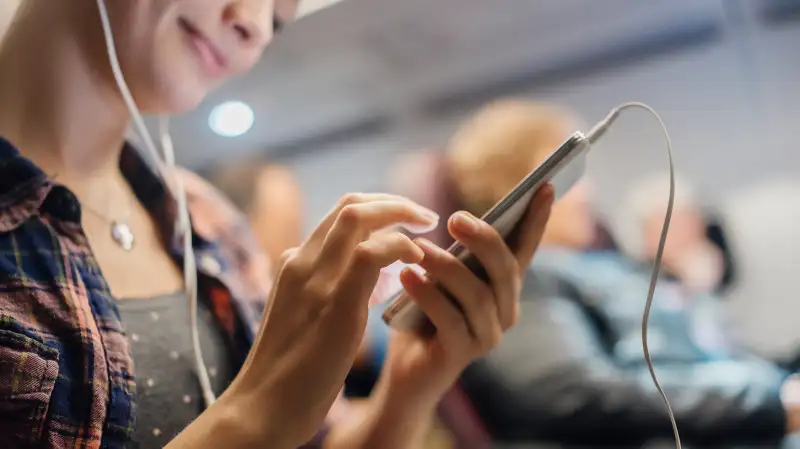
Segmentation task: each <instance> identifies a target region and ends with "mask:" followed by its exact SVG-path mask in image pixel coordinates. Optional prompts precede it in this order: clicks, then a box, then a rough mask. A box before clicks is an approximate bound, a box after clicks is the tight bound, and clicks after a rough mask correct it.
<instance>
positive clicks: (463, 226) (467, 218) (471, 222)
mask: <svg viewBox="0 0 800 449" xmlns="http://www.w3.org/2000/svg"><path fill="white" fill-rule="evenodd" d="M453 225H454V226H455V227H456V228H459V229H460V230H462V231H464V232H475V231H476V230H477V229H478V222H477V221H475V218H473V217H472V216H471V215H469V214H467V213H466V212H458V213H456V214H453Z"/></svg>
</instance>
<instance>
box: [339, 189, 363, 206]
mask: <svg viewBox="0 0 800 449" xmlns="http://www.w3.org/2000/svg"><path fill="white" fill-rule="evenodd" d="M363 197H364V195H363V194H361V193H355V192H353V193H346V194H344V195H342V197H341V198H340V199H339V206H340V207H342V208H344V207H345V206H349V205H351V204H358V203H361V202H363Z"/></svg>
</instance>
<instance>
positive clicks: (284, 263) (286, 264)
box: [280, 250, 305, 279]
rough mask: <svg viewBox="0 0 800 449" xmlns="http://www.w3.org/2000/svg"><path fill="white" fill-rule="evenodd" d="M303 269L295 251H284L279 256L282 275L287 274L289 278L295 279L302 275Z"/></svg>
mask: <svg viewBox="0 0 800 449" xmlns="http://www.w3.org/2000/svg"><path fill="white" fill-rule="evenodd" d="M304 272H305V269H304V267H303V263H302V262H301V260H300V258H299V257H298V255H297V251H291V250H290V251H286V252H284V254H283V255H282V256H281V269H280V273H281V275H282V276H287V277H289V278H290V279H297V278H300V277H302V275H303V273H304Z"/></svg>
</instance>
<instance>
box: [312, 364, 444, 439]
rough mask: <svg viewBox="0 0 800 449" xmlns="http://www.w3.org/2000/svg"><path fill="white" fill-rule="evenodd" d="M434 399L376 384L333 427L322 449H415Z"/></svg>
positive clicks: (427, 423) (429, 418)
mask: <svg viewBox="0 0 800 449" xmlns="http://www.w3.org/2000/svg"><path fill="white" fill-rule="evenodd" d="M437 399H438V398H434V397H427V398H421V397H418V396H416V397H415V395H409V394H403V393H401V392H400V391H396V390H393V389H392V387H391V386H390V385H389V384H388V382H385V381H383V380H381V381H379V382H378V384H377V385H376V387H375V391H374V392H373V394H372V396H371V397H370V398H369V399H368V400H367V401H366V402H365V403H364V404H363V406H361V407H357V408H355V409H354V411H353V414H352V415H351V416H349V417H348V418H347V419H345V420H343V421H341V422H339V423H336V424H334V425H333V428H332V429H331V432H330V434H329V435H328V437H327V438H326V442H325V449H360V448H364V449H367V448H368V449H418V448H420V447H423V440H424V439H425V436H426V435H427V433H428V431H429V430H430V426H431V424H432V422H433V418H434V416H435V412H436V405H437V402H438V400H437Z"/></svg>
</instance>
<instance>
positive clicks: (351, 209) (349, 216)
mask: <svg viewBox="0 0 800 449" xmlns="http://www.w3.org/2000/svg"><path fill="white" fill-rule="evenodd" d="M339 221H340V222H341V224H342V225H344V226H358V225H359V223H360V222H361V212H360V210H359V207H358V206H357V205H356V204H355V203H352V204H348V205H346V206H344V207H343V208H342V210H341V212H339Z"/></svg>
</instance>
